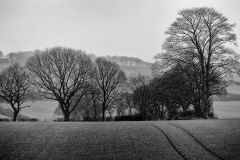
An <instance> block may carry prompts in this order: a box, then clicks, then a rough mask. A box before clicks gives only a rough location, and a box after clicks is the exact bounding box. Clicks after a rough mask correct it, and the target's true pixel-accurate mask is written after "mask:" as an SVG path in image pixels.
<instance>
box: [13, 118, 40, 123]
mask: <svg viewBox="0 0 240 160" xmlns="http://www.w3.org/2000/svg"><path fill="white" fill-rule="evenodd" d="M17 121H18V122H38V121H39V119H37V118H27V119H25V118H22V119H17Z"/></svg>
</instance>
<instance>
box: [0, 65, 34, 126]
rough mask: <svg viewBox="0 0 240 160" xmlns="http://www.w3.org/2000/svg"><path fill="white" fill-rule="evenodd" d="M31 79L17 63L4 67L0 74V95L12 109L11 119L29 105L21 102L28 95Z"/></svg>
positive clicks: (14, 119) (14, 118) (15, 117)
mask: <svg viewBox="0 0 240 160" xmlns="http://www.w3.org/2000/svg"><path fill="white" fill-rule="evenodd" d="M30 91H31V81H30V77H29V74H28V73H27V71H26V70H25V69H24V68H23V67H21V66H20V65H19V64H18V63H14V64H12V65H11V66H9V67H8V68H6V69H4V70H3V71H2V72H1V74H0V97H1V98H2V99H3V100H5V101H6V102H7V103H9V104H10V105H11V107H12V109H13V121H16V120H17V115H18V113H19V112H20V110H22V109H23V108H26V107H30V105H23V103H24V102H25V101H26V100H27V99H28V98H29V97H30Z"/></svg>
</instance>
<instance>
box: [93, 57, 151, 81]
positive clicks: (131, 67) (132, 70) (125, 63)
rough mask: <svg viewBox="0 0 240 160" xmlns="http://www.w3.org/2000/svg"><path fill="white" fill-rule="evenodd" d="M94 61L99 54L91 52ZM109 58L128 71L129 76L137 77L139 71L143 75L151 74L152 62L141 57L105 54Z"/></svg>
mask: <svg viewBox="0 0 240 160" xmlns="http://www.w3.org/2000/svg"><path fill="white" fill-rule="evenodd" d="M89 55H90V57H91V59H92V60H93V61H95V60H96V58H97V56H95V55H94V54H92V53H91V54H89ZM105 57H106V59H107V60H109V61H111V62H115V63H116V64H118V65H119V66H120V68H121V69H122V70H123V71H124V72H125V73H126V75H127V77H136V76H137V75H138V73H140V74H142V75H149V76H150V75H151V73H152V71H151V65H152V63H149V62H145V61H143V60H141V59H139V58H135V57H126V56H109V55H108V56H105Z"/></svg>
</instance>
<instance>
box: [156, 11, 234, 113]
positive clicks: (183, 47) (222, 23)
mask: <svg viewBox="0 0 240 160" xmlns="http://www.w3.org/2000/svg"><path fill="white" fill-rule="evenodd" d="M178 15H179V17H178V18H177V19H176V21H175V22H173V23H172V25H171V26H170V27H169V28H168V30H167V32H166V34H167V35H169V37H168V38H167V39H166V40H165V42H164V44H163V49H164V50H165V51H166V52H163V53H160V54H158V55H156V57H155V58H156V61H157V63H158V64H160V65H158V67H159V66H160V67H161V68H162V67H165V68H166V67H169V66H172V65H175V64H176V63H183V64H187V65H188V67H191V68H192V69H194V70H196V71H199V77H200V79H199V81H201V86H200V87H201V92H202V100H201V101H202V105H201V110H202V111H201V112H202V116H203V117H205V118H208V114H209V97H210V94H209V88H210V85H211V84H210V83H209V81H210V80H209V79H210V77H211V74H212V73H214V75H215V76H217V77H220V76H222V75H225V74H229V73H231V72H238V71H239V55H238V54H236V53H235V52H234V51H233V50H232V49H230V48H228V47H226V44H228V43H230V44H235V45H236V35H235V34H234V33H233V28H234V27H235V24H229V23H228V19H227V18H226V17H225V16H223V14H222V13H219V12H217V11H216V10H215V9H214V8H207V7H203V8H192V9H184V10H181V11H180V12H179V13H178ZM155 66H157V65H155Z"/></svg>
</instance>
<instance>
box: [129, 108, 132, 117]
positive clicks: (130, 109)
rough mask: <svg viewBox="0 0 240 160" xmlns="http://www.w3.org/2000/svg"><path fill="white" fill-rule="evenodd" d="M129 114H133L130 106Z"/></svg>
mask: <svg viewBox="0 0 240 160" xmlns="http://www.w3.org/2000/svg"><path fill="white" fill-rule="evenodd" d="M129 114H130V115H132V107H130V108H129Z"/></svg>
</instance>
